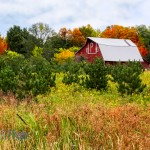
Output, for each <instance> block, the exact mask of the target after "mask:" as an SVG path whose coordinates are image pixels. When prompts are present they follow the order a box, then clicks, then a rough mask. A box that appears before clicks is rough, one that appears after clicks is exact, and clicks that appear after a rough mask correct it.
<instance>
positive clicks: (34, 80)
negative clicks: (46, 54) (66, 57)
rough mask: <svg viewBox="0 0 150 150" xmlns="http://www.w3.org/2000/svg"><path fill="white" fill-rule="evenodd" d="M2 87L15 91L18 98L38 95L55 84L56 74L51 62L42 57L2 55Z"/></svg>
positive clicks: (0, 82)
mask: <svg viewBox="0 0 150 150" xmlns="http://www.w3.org/2000/svg"><path fill="white" fill-rule="evenodd" d="M0 69H1V71H0V89H1V90H2V91H3V92H5V93H8V92H13V93H14V94H15V95H16V96H17V97H18V98H24V97H26V96H36V95H38V94H44V93H46V92H48V91H50V87H52V86H55V74H53V73H52V70H51V65H50V63H49V62H48V61H47V60H46V59H44V58H42V57H31V58H30V59H28V60H26V59H25V58H24V57H22V56H21V55H19V56H15V57H12V56H9V55H5V56H3V57H0Z"/></svg>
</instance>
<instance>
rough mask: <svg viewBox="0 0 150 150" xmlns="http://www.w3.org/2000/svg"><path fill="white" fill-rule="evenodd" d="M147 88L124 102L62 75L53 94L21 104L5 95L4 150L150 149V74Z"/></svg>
mask: <svg viewBox="0 0 150 150" xmlns="http://www.w3.org/2000/svg"><path fill="white" fill-rule="evenodd" d="M141 78H142V81H143V82H144V83H145V84H147V89H145V91H144V92H143V93H142V94H140V95H133V96H132V97H131V96H125V97H121V96H120V95H119V94H118V93H117V90H116V87H115V85H114V84H113V83H109V84H110V88H109V89H108V91H107V92H101V93H100V92H97V91H95V90H87V89H84V88H83V87H80V86H78V85H76V84H73V85H69V86H68V85H64V84H63V83H62V82H61V80H62V75H61V74H58V75H57V87H56V88H53V89H52V90H51V93H49V94H47V95H45V96H42V95H39V96H38V97H37V98H34V99H33V100H31V99H30V98H29V99H26V100H24V101H22V102H19V103H18V101H17V100H16V99H15V98H14V97H13V96H12V95H11V94H9V95H7V96H5V95H3V94H2V93H0V94H1V95H0V97H1V99H0V150H1V149H2V150H24V149H27V150H34V149H35V150H36V149H37V150H43V149H44V150H49V149H50V150H59V149H60V150H79V149H80V150H93V149H96V150H101V149H102V150H149V149H150V72H145V73H144V74H143V75H142V77H141Z"/></svg>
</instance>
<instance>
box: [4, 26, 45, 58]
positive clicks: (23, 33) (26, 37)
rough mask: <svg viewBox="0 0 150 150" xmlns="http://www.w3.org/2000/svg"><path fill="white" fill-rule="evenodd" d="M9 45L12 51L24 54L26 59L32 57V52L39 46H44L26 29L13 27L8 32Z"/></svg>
mask: <svg viewBox="0 0 150 150" xmlns="http://www.w3.org/2000/svg"><path fill="white" fill-rule="evenodd" d="M7 43H8V47H9V49H10V50H12V51H14V52H17V53H19V54H23V55H24V56H26V57H29V56H30V55H31V51H32V50H33V48H34V47H35V45H37V46H42V42H41V40H40V39H37V38H36V37H34V36H33V35H31V34H29V32H28V31H27V30H26V29H25V28H24V29H21V28H20V26H13V27H11V28H10V29H9V31H8V32H7Z"/></svg>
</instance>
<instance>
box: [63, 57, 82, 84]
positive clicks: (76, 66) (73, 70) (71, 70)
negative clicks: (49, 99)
mask: <svg viewBox="0 0 150 150" xmlns="http://www.w3.org/2000/svg"><path fill="white" fill-rule="evenodd" d="M63 67H64V68H65V72H66V73H65V75H64V77H63V80H62V82H63V83H65V84H71V83H78V84H80V83H81V79H80V75H82V74H83V69H82V64H81V63H77V62H74V61H71V60H68V62H67V63H65V64H64V66H63Z"/></svg>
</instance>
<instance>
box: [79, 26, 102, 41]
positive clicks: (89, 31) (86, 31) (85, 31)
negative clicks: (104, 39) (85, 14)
mask: <svg viewBox="0 0 150 150" xmlns="http://www.w3.org/2000/svg"><path fill="white" fill-rule="evenodd" d="M79 30H80V31H81V33H82V35H83V36H84V37H85V38H87V37H100V30H95V29H93V28H92V26H91V25H89V24H88V25H87V26H82V27H80V28H79Z"/></svg>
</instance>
